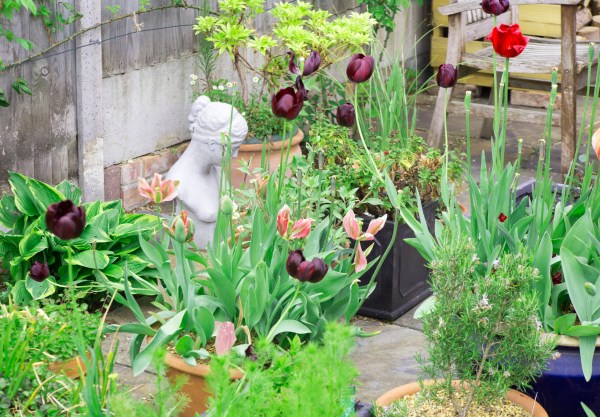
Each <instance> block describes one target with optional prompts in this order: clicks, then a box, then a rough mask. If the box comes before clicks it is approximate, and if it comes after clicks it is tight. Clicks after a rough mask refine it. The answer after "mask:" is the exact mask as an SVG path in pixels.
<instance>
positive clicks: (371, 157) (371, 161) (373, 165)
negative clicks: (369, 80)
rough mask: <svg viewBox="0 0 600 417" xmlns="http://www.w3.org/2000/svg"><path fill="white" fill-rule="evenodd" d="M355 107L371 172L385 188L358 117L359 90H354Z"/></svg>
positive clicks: (357, 125) (359, 133)
mask: <svg viewBox="0 0 600 417" xmlns="http://www.w3.org/2000/svg"><path fill="white" fill-rule="evenodd" d="M354 107H355V109H356V113H357V114H356V130H357V131H358V136H359V137H360V141H361V143H362V146H363V148H365V151H366V154H367V157H368V158H369V162H370V163H371V172H372V173H373V174H375V176H376V177H377V179H378V180H379V181H380V182H381V184H382V185H384V186H385V180H384V179H383V176H382V175H381V173H380V172H379V169H378V168H377V164H376V163H375V160H374V159H373V155H371V151H370V149H369V147H368V146H367V143H366V142H365V137H364V135H363V133H362V129H361V128H360V117H358V109H359V108H360V106H359V105H358V88H355V89H354Z"/></svg>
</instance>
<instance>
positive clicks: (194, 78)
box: [190, 74, 198, 81]
mask: <svg viewBox="0 0 600 417" xmlns="http://www.w3.org/2000/svg"><path fill="white" fill-rule="evenodd" d="M190 78H191V79H192V80H194V81H196V80H197V79H198V76H197V75H196V74H190Z"/></svg>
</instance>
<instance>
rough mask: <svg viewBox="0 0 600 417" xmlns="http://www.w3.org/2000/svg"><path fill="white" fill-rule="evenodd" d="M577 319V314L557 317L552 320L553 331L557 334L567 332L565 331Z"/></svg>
mask: <svg viewBox="0 0 600 417" xmlns="http://www.w3.org/2000/svg"><path fill="white" fill-rule="evenodd" d="M576 320H577V314H575V313H571V314H565V315H564V316H560V317H558V318H557V319H556V320H554V331H555V332H556V333H558V334H565V335H566V334H569V333H567V332H568V331H569V329H571V328H572V326H573V325H574V324H575V321H576Z"/></svg>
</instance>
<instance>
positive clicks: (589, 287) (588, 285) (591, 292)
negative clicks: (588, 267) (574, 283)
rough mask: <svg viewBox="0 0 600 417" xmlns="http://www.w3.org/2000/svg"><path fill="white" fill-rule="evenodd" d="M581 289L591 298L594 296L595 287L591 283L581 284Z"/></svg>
mask: <svg viewBox="0 0 600 417" xmlns="http://www.w3.org/2000/svg"><path fill="white" fill-rule="evenodd" d="M583 287H584V288H585V292H587V293H588V294H589V295H591V296H592V297H593V296H595V295H596V286H595V285H594V284H592V283H591V282H586V283H585V284H583Z"/></svg>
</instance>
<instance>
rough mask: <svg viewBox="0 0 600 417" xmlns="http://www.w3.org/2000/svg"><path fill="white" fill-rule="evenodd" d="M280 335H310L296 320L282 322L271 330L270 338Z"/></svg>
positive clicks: (308, 330)
mask: <svg viewBox="0 0 600 417" xmlns="http://www.w3.org/2000/svg"><path fill="white" fill-rule="evenodd" d="M280 333H294V334H306V333H310V329H309V328H308V327H306V325H304V324H302V323H300V322H299V321H298V320H283V321H282V322H281V323H279V324H278V325H277V327H276V328H275V329H274V330H273V333H272V336H273V337H275V336H277V335H278V334H280Z"/></svg>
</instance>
